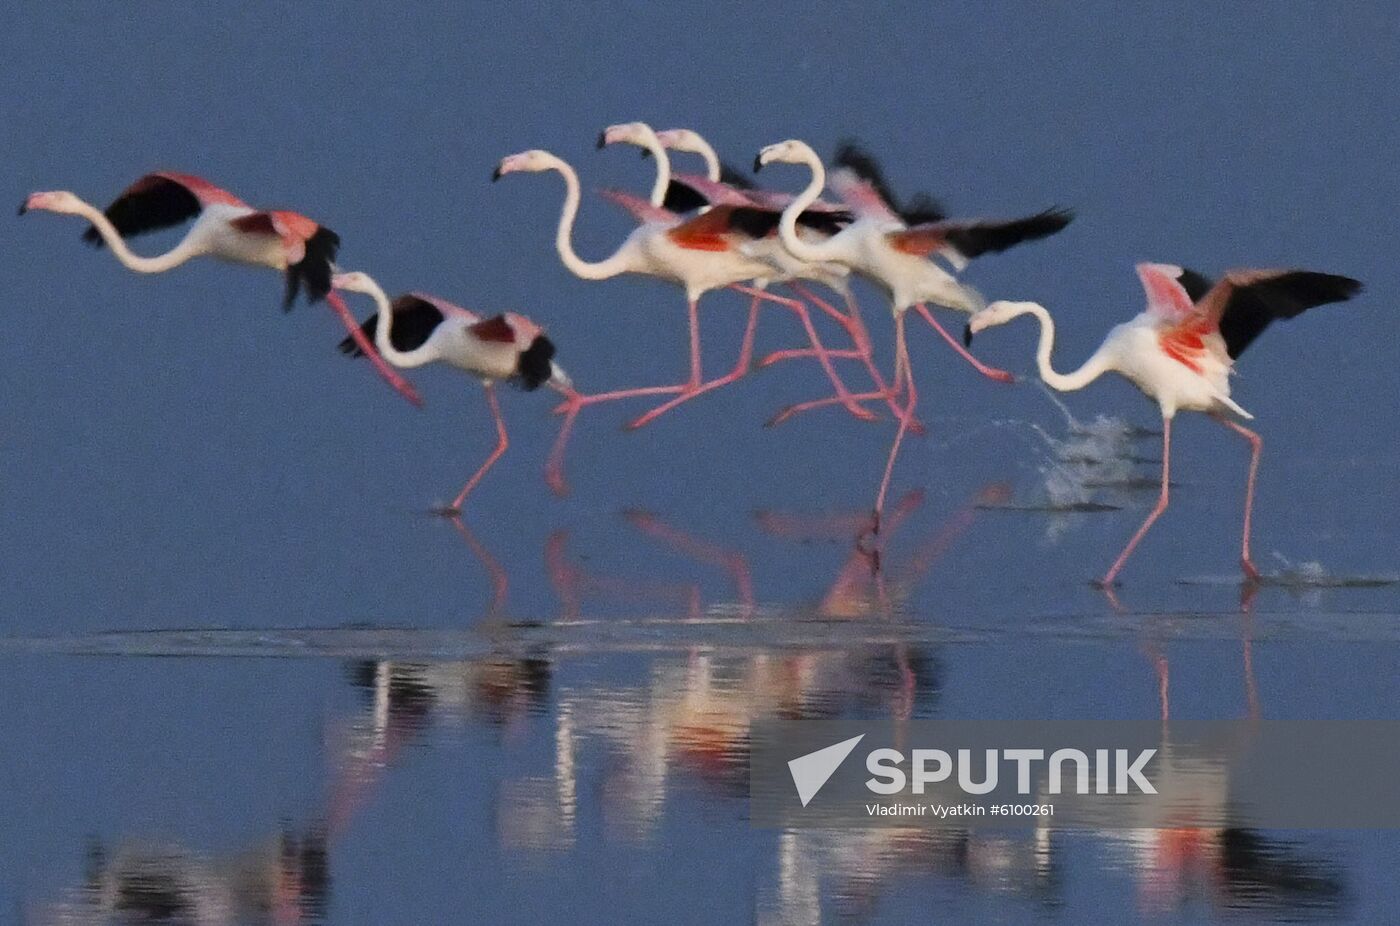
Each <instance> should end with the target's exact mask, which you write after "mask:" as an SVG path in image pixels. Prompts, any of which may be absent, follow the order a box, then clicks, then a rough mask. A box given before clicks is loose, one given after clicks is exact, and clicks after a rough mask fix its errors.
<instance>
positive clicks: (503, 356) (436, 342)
mask: <svg viewBox="0 0 1400 926" xmlns="http://www.w3.org/2000/svg"><path fill="white" fill-rule="evenodd" d="M331 284H332V285H333V286H334V287H335V288H336V289H342V290H345V291H347V292H353V293H362V294H364V295H367V296H369V297H370V298H371V299H373V300H374V304H375V306H376V307H377V308H378V309H379V311H378V313H377V314H376V315H372V316H370V317H369V319H368V320H367V321H366V322H365V323H364V325H363V326H361V327H360V329H359V330H360V332H361V334H363V335H364V336H365V337H366V338H368V337H369V336H370V334H371V333H373V335H374V340H375V344H376V345H377V346H378V348H379V351H380V353H382V354H383V355H384V357H385V358H387V359H388V360H389V362H390V363H393V364H394V365H395V366H399V367H405V368H411V367H420V366H423V365H424V364H428V363H446V364H448V365H449V366H454V367H456V368H457V369H459V370H463V371H465V372H467V373H470V374H472V375H473V376H476V377H477V378H478V379H480V380H481V383H482V386H484V387H485V389H486V402H487V404H488V405H489V406H490V407H491V415H492V417H493V418H494V419H495V421H496V449H494V450H493V451H491V455H490V456H489V457H487V458H486V462H485V463H483V464H482V465H481V468H480V469H478V470H477V471H476V472H475V473H474V474H473V475H472V477H471V479H469V480H467V484H466V485H465V486H463V487H462V491H461V492H459V493H458V494H457V498H456V499H455V500H454V501H453V502H452V504H451V505H449V506H447V507H446V508H442V509H439V513H440V514H443V515H447V516H456V515H458V514H460V513H461V510H462V503H463V502H465V501H466V499H467V496H468V495H469V494H471V491H472V489H474V488H476V486H477V483H479V482H480V481H481V478H482V477H483V476H485V475H486V472H487V470H489V469H490V468H491V467H492V466H494V465H495V464H496V461H497V460H499V459H500V458H501V455H502V454H504V453H505V452H506V448H507V447H509V446H510V439H509V438H508V437H507V436H506V423H505V420H504V419H503V418H502V417H501V407H500V405H499V403H498V402H497V401H496V387H495V383H496V381H497V380H504V381H507V382H512V383H516V384H518V385H519V386H520V387H521V388H523V389H526V390H533V389H538V388H539V387H540V386H543V385H548V386H550V387H551V388H553V389H555V390H558V391H560V392H572V388H573V387H572V386H571V385H570V383H569V378H568V376H567V375H565V373H564V371H563V370H561V369H560V368H559V366H558V365H557V364H555V363H554V359H553V358H554V343H553V342H552V341H550V340H549V338H547V337H545V334H544V329H542V328H540V326H539V325H536V324H535V323H534V322H532V321H530V319H528V318H526V317H525V316H523V315H517V314H515V313H514V312H507V313H504V314H501V315H493V316H491V317H490V318H482V317H481V316H480V315H477V314H476V313H474V312H469V311H467V310H466V309H464V308H461V307H460V306H455V305H453V304H452V303H450V302H447V301H446V300H443V299H438V298H436V297H434V296H429V295H426V294H424V293H408V294H406V295H403V296H400V297H398V298H397V299H395V300H394V301H393V302H392V303H391V302H390V301H389V297H388V296H387V295H385V294H384V290H383V289H381V288H380V287H379V284H378V283H376V282H375V281H374V279H373V278H372V277H370V276H369V275H368V274H365V273H358V272H356V273H338V274H336V275H335V276H334V277H333V278H332V280H331ZM359 344H360V339H359V338H353V337H351V338H346V339H345V340H344V341H342V342H341V344H340V349H341V350H342V351H344V352H345V353H347V354H349V355H351V356H359V355H360V354H361V353H362V352H363V351H362V349H361V348H360V346H359Z"/></svg>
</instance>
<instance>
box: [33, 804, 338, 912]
mask: <svg viewBox="0 0 1400 926" xmlns="http://www.w3.org/2000/svg"><path fill="white" fill-rule="evenodd" d="M329 891H330V863H329V857H328V855H327V834H326V832H325V830H324V829H321V828H317V827H313V828H311V829H309V830H306V831H304V832H302V833H300V834H298V833H295V832H293V831H292V830H290V829H283V831H282V832H281V833H279V834H278V835H276V836H274V837H272V838H269V839H267V840H265V841H264V842H262V843H261V844H259V845H257V846H255V847H253V848H251V849H248V850H246V851H243V852H239V853H235V854H232V855H226V856H222V855H211V854H205V853H202V852H199V851H197V850H194V849H189V848H187V847H184V846H180V845H173V844H155V843H138V842H134V841H133V842H126V843H122V844H119V845H117V846H116V847H114V848H110V849H109V848H108V847H106V846H104V845H103V844H101V843H99V842H94V843H93V844H92V845H90V846H89V847H88V851H87V873H86V875H85V877H84V881H83V885H82V887H81V888H77V889H73V890H70V891H69V892H67V893H68V896H67V897H65V898H64V899H63V900H61V901H59V902H57V903H54V904H51V905H48V906H45V907H42V908H39V909H32V910H28V911H26V913H25V917H24V922H25V926H99V924H109V923H121V924H136V923H167V924H179V926H234V924H239V926H296V924H303V923H314V922H322V921H324V918H325V915H326V909H327V902H328V899H329Z"/></svg>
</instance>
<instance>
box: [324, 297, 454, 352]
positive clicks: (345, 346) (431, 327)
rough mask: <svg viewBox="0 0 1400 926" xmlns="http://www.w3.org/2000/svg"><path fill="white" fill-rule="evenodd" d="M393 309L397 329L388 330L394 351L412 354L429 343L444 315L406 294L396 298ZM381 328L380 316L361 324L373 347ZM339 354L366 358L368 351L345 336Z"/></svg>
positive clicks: (435, 308) (430, 304)
mask: <svg viewBox="0 0 1400 926" xmlns="http://www.w3.org/2000/svg"><path fill="white" fill-rule="evenodd" d="M390 308H392V309H393V312H394V327H393V328H391V329H389V343H390V344H392V345H394V349H395V350H400V351H405V352H407V351H411V350H417V349H418V348H420V347H422V346H423V345H424V344H425V343H427V340H428V338H430V337H432V335H433V332H434V331H435V330H437V326H438V325H440V324H442V318H443V316H442V312H441V311H440V310H439V309H438V307H437V306H435V305H433V304H432V303H431V302H428V301H427V300H426V299H419V298H418V297H417V296H413V295H410V294H407V293H406V294H404V295H402V296H399V297H398V298H397V299H395V300H394V301H393V302H392V303H391V304H390ZM378 326H379V313H377V312H376V313H375V314H374V315H371V316H370V317H369V318H367V319H365V321H364V324H362V325H360V330H361V331H363V332H364V335H365V337H366V338H367V339H368V340H369V342H370V343H371V344H372V343H374V335H375V330H376V329H377V328H378ZM340 352H341V353H343V354H347V355H349V356H351V357H363V356H364V355H365V352H364V351H362V350H360V345H359V344H357V343H355V339H354V338H353V337H348V336H347V337H346V338H345V340H343V341H341V342H340Z"/></svg>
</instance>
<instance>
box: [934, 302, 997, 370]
mask: <svg viewBox="0 0 1400 926" xmlns="http://www.w3.org/2000/svg"><path fill="white" fill-rule="evenodd" d="M914 308H915V309H917V310H918V312H919V314H920V315H922V316H923V317H924V321H926V322H928V323H929V324H930V325H932V326H933V330H934V331H937V332H938V333H939V334H940V335H942V336H943V340H945V341H947V342H948V346H949V347H951V348H952V349H953V350H954V351H956V352H957V354H958V356H959V357H961V358H963V359H964V360H966V361H967V362H968V363H970V364H972V368H973V369H974V370H976V371H977V372H978V373H981V374H982V375H983V376H985V377H987V378H988V379H994V380H996V381H997V382H999V383H1014V382H1016V377H1014V376H1012V375H1011V374H1010V373H1008V372H1006V371H1005V370H998V369H995V368H993V367H989V366H987V365H986V364H985V363H983V362H982V361H980V360H978V359H977V358H976V357H974V356H972V354H970V353H968V350H967V348H966V347H963V346H962V345H961V344H959V343H958V339H957V338H955V337H953V336H952V335H951V334H949V333H948V330H947V329H946V328H944V327H943V326H942V325H940V324H939V323H938V319H936V318H934V317H933V313H932V312H930V311H929V310H928V306H926V305H924V304H923V303H922V302H920V303H916V304H915V306H914Z"/></svg>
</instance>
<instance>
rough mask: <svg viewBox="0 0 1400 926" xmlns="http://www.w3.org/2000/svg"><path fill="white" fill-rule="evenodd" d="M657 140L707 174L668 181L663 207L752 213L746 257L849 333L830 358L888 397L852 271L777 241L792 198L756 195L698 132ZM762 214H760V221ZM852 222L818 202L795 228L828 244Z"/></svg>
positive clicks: (894, 405) (781, 355) (810, 352)
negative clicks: (828, 295) (837, 302)
mask: <svg viewBox="0 0 1400 926" xmlns="http://www.w3.org/2000/svg"><path fill="white" fill-rule="evenodd" d="M656 139H657V141H658V142H660V143H661V146H662V147H664V148H667V149H669V150H674V151H684V152H688V153H692V154H697V155H699V156H700V157H701V159H702V160H704V162H705V171H706V175H705V177H703V178H700V177H694V176H690V175H686V174H672V175H670V184H669V186H668V187H667V192H666V195H665V198H664V201H663V205H665V206H666V208H668V209H671V210H672V211H676V212H682V211H688V210H691V209H696V208H708V207H710V206H718V205H737V206H746V207H749V208H748V209H745V210H742V212H741V213H740V214H741V215H742V217H743V219H744V224H745V225H746V231H748V233H749V234H751V235H753V236H754V239H755V240H754V241H753V242H751V243H749V244H746V245H745V246H744V249H745V251H746V252H747V253H749V254H751V255H755V256H759V257H762V258H763V259H764V260H766V261H767V262H768V263H770V264H772V265H773V266H774V268H775V269H776V270H777V274H776V275H775V277H773V279H774V280H785V281H787V283H788V285H790V286H791V287H792V289H793V291H794V292H796V293H797V294H798V295H799V296H801V297H802V298H803V299H806V300H807V301H808V302H810V303H812V304H813V305H815V306H816V307H817V308H819V309H821V310H822V311H823V312H824V313H826V314H827V315H828V316H830V317H831V318H832V319H833V320H834V321H835V322H836V323H837V324H839V325H840V326H841V327H842V328H843V329H845V331H846V334H847V336H848V337H850V339H851V343H852V344H853V345H854V347H852V348H851V349H849V350H828V351H826V356H827V357H830V358H850V359H856V360H860V361H861V362H862V363H863V364H864V365H865V368H866V372H867V373H868V374H869V375H870V378H871V381H872V382H873V383H874V384H875V387H876V389H878V390H880V391H882V392H888V387H887V386H886V384H885V379H884V377H883V376H882V375H881V374H880V371H879V369H878V368H877V367H876V366H875V362H874V359H873V356H872V354H873V350H872V346H871V343H870V334H869V330H868V329H867V328H866V326H865V322H864V320H863V319H862V318H861V314H860V306H859V304H858V303H857V302H856V300H855V296H854V294H853V293H852V292H851V287H850V282H849V277H850V272H851V271H850V268H849V267H847V266H846V265H844V264H841V263H837V262H833V261H826V262H812V261H806V260H801V259H799V258H797V257H795V256H794V255H793V254H792V252H790V251H789V250H788V249H787V248H786V247H784V246H783V244H782V242H781V241H779V240H778V237H777V231H778V217H779V215H780V214H781V213H782V211H783V209H785V208H787V205H788V204H789V203H790V202H792V199H793V197H792V196H791V195H789V194H786V193H779V192H776V191H772V190H760V189H757V188H756V187H755V186H754V184H753V181H752V180H750V179H748V178H747V177H745V176H744V175H743V174H741V173H739V171H737V170H736V169H735V168H733V167H730V166H729V165H727V164H723V163H721V161H720V160H719V155H718V154H716V153H715V149H714V148H713V147H711V145H710V143H709V142H707V141H706V140H705V139H704V138H703V137H702V136H701V135H700V134H699V133H698V132H694V131H692V130H690V129H667V130H666V131H664V132H658V133H656ZM659 177H660V174H658V178H659ZM759 212H761V213H762V214H761V215H759V214H758V213H759ZM851 219H852V215H851V213H850V212H849V211H848V210H846V209H844V208H843V207H841V206H837V205H835V204H832V203H828V202H824V201H822V200H817V201H816V202H814V203H812V204H811V205H809V206H808V207H807V209H806V210H805V211H803V212H802V213H800V214H799V215H798V217H797V222H798V227H799V229H800V230H801V233H802V234H803V235H804V236H806V237H809V238H812V239H813V240H815V241H824V240H826V239H827V238H830V237H831V236H832V235H834V234H836V233H837V232H839V231H840V230H841V229H842V228H843V227H844V226H845V225H847V224H849V223H850V221H851ZM803 280H806V281H811V282H814V283H820V284H821V285H823V286H825V287H826V288H827V289H830V290H832V291H833V292H835V293H837V294H838V295H840V296H841V298H842V299H843V300H844V301H845V304H846V311H845V312H841V311H840V310H839V309H837V308H836V307H835V306H833V305H831V304H830V303H829V302H827V301H826V300H824V299H821V298H819V297H818V296H817V295H816V294H815V293H813V292H812V291H811V290H810V289H808V288H807V287H806V286H804V285H803V284H802V283H801V282H800V281H803ZM756 322H757V316H756V315H754V314H752V313H751V314H750V317H749V331H748V332H746V333H745V338H746V340H745V343H750V340H751V337H752V329H753V326H754V324H755V323H756ZM811 357H818V354H817V352H816V350H815V348H811V347H807V348H795V349H789V350H779V351H774V352H772V353H770V354H768V355H767V356H765V357H764V358H763V359H762V360H760V361H759V363H758V365H759V366H760V367H768V366H772V365H773V364H775V363H778V362H780V361H783V360H792V359H797V358H811ZM886 401H887V403H888V404H889V406H890V410H891V411H893V412H894V413H895V414H898V413H899V411H900V409H899V404H898V400H897V399H896V397H895V396H894V395H893V394H889V395H888V397H887V398H886ZM916 430H918V431H920V432H922V430H923V429H922V427H921V426H918V427H916Z"/></svg>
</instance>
